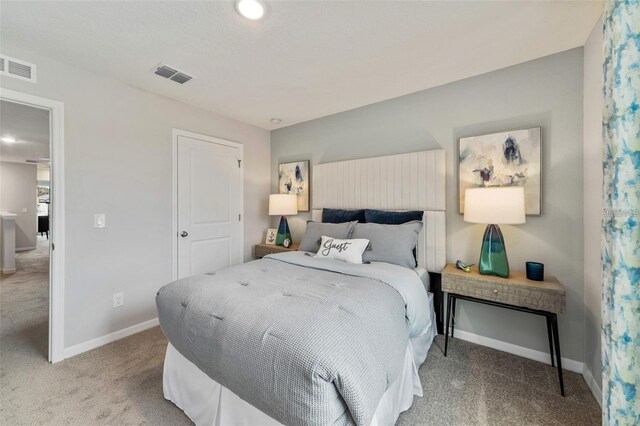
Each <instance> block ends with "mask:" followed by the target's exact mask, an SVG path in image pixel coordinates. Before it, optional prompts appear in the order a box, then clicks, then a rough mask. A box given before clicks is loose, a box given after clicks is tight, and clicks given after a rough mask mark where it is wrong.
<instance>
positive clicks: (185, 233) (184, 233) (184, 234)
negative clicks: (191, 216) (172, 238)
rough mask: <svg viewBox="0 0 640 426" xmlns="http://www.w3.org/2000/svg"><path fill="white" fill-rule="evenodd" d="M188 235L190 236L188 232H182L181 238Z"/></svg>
mask: <svg viewBox="0 0 640 426" xmlns="http://www.w3.org/2000/svg"><path fill="white" fill-rule="evenodd" d="M187 235H189V233H188V232H187V231H182V232H181V233H180V236H181V237H182V238H184V237H186V236H187Z"/></svg>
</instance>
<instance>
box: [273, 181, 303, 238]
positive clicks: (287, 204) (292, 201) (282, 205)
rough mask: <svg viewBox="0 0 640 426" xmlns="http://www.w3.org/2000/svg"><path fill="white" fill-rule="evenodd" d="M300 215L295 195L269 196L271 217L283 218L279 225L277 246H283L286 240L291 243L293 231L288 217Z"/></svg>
mask: <svg viewBox="0 0 640 426" xmlns="http://www.w3.org/2000/svg"><path fill="white" fill-rule="evenodd" d="M292 214H298V196H297V195H295V194H271V195H269V216H281V217H280V224H279V225H278V235H277V236H276V245H278V246H281V245H283V243H284V240H286V239H289V242H291V231H290V230H289V223H288V222H287V218H286V217H285V216H286V215H292Z"/></svg>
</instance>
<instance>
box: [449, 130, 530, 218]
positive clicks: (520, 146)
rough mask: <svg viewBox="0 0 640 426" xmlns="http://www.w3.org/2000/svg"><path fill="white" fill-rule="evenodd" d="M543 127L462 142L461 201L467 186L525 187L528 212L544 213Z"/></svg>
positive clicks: (461, 139)
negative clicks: (542, 199)
mask: <svg viewBox="0 0 640 426" xmlns="http://www.w3.org/2000/svg"><path fill="white" fill-rule="evenodd" d="M540 136H541V128H540V127H532V128H529V129H522V130H512V131H507V132H500V133H491V134H488V135H481V136H470V137H465V138H460V139H459V141H458V191H459V193H458V201H459V204H458V206H459V211H460V213H464V192H465V190H466V189H467V188H477V187H493V186H523V187H524V197H525V212H526V214H528V215H539V214H541V193H542V185H541V182H542V179H541V177H542V175H541V172H542V168H541V166H542V165H541V155H540V154H541V140H540Z"/></svg>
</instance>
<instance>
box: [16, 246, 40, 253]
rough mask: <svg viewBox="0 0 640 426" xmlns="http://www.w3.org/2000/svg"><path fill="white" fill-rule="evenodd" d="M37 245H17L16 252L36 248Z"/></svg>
mask: <svg viewBox="0 0 640 426" xmlns="http://www.w3.org/2000/svg"><path fill="white" fill-rule="evenodd" d="M36 248H37V247H36V246H33V247H16V253H17V252H19V251H27V250H35V249H36Z"/></svg>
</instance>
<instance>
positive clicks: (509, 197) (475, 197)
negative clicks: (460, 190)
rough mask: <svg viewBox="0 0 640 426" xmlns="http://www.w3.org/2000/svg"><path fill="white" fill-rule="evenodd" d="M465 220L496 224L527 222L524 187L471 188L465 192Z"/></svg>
mask: <svg viewBox="0 0 640 426" xmlns="http://www.w3.org/2000/svg"><path fill="white" fill-rule="evenodd" d="M464 221H465V222H471V223H485V224H494V225H517V224H520V223H525V221H526V219H525V211H524V188H523V187H521V186H507V187H494V188H470V189H467V190H466V191H465V192H464Z"/></svg>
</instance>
